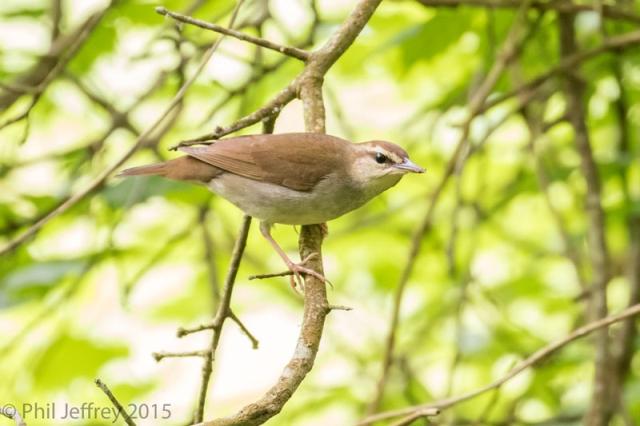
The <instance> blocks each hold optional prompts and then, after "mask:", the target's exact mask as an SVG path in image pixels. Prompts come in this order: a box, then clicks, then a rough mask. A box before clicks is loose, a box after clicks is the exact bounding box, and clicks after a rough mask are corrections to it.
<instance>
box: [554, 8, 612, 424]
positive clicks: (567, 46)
mask: <svg viewBox="0 0 640 426" xmlns="http://www.w3.org/2000/svg"><path fill="white" fill-rule="evenodd" d="M559 26H560V53H561V55H562V56H563V57H566V56H568V55H570V54H571V53H572V52H575V51H576V50H577V49H578V46H577V43H576V37H575V29H574V16H573V15H567V14H561V15H560V20H559ZM565 78H566V87H565V96H566V98H567V115H568V118H569V121H570V123H571V126H572V127H573V131H574V135H575V136H574V138H575V143H576V148H577V150H578V153H579V154H580V158H581V166H582V173H583V175H584V178H585V181H586V184H587V185H586V186H587V194H586V203H585V204H586V213H587V217H588V221H589V226H588V228H587V229H588V230H587V236H588V243H589V257H590V263H591V268H592V275H593V278H592V279H593V282H592V284H591V286H592V291H591V300H590V306H589V312H588V318H591V319H592V320H594V319H598V318H604V317H605V316H606V315H607V284H608V282H609V276H610V270H611V266H610V264H609V263H610V262H609V249H608V247H607V239H606V234H605V217H604V211H603V209H602V202H601V198H602V197H601V189H600V176H599V173H598V168H597V165H596V162H595V159H594V157H593V151H592V148H591V141H590V140H589V131H588V130H587V125H586V119H587V113H586V111H585V106H584V96H585V95H584V92H585V84H584V83H583V82H582V81H581V80H580V77H578V76H577V75H576V74H575V70H567V71H566V74H565ZM594 344H595V361H594V364H595V373H594V375H595V376H594V385H593V391H592V395H591V406H590V409H589V411H588V413H587V414H586V416H585V424H586V425H590V426H604V425H606V424H609V419H610V417H611V414H612V413H611V411H610V407H611V405H610V403H609V399H610V397H611V396H610V392H609V388H610V386H609V385H610V381H609V378H610V375H611V364H610V359H611V355H610V352H609V333H608V332H607V330H601V331H600V332H599V333H598V334H597V335H596V338H595V340H594Z"/></svg>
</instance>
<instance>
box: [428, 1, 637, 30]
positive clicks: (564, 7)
mask: <svg viewBox="0 0 640 426" xmlns="http://www.w3.org/2000/svg"><path fill="white" fill-rule="evenodd" d="M418 2H419V3H421V4H422V5H423V6H427V7H459V6H476V7H486V8H501V9H516V8H519V7H520V5H521V4H522V1H521V0H418ZM529 8H532V9H538V10H541V11H548V10H555V11H557V12H565V13H577V12H602V15H604V16H605V17H608V18H612V19H619V20H624V21H629V22H632V23H635V24H638V23H640V16H638V15H635V14H633V13H631V12H627V11H625V10H623V9H622V8H620V7H617V6H612V5H607V4H600V2H592V3H579V4H578V3H573V2H570V1H533V2H531V5H529Z"/></svg>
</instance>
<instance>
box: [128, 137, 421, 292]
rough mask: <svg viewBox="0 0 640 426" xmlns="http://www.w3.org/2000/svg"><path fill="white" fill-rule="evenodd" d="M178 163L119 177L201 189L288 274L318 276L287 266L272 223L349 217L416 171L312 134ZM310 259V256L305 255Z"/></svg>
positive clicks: (378, 150)
mask: <svg viewBox="0 0 640 426" xmlns="http://www.w3.org/2000/svg"><path fill="white" fill-rule="evenodd" d="M179 149H180V151H182V152H184V153H185V154H187V155H186V156H184V157H180V158H176V159H174V160H169V161H167V162H164V163H160V164H151V165H147V166H140V167H134V168H131V169H127V170H124V171H123V172H122V173H120V175H119V176H134V175H158V176H163V177H166V178H169V179H176V180H186V181H195V182H200V183H204V184H205V185H207V186H208V187H209V189H211V190H212V191H213V192H215V193H216V194H218V195H220V196H221V197H223V198H226V199H227V200H229V201H230V202H231V203H233V204H235V205H236V206H237V207H238V208H240V209H241V210H242V211H244V212H245V213H246V214H248V215H249V216H252V217H254V218H256V219H259V220H260V221H261V222H260V231H261V232H262V235H264V237H265V238H266V239H267V240H268V241H269V243H271V245H272V246H273V248H274V249H275V250H276V252H277V253H278V255H280V257H281V258H282V260H283V261H284V262H285V263H286V265H287V267H288V268H289V269H290V270H291V272H292V273H293V275H292V277H291V280H292V281H291V282H292V286H294V287H295V282H294V277H296V278H298V279H300V280H301V282H304V281H303V280H302V278H301V274H310V275H314V276H316V277H318V278H320V279H322V280H323V281H326V279H325V278H324V277H323V276H322V275H321V274H319V273H317V272H315V271H313V270H312V269H310V268H306V267H305V266H304V264H305V262H307V261H308V260H309V258H310V257H311V256H309V257H307V258H306V259H303V260H302V261H301V262H300V263H294V262H293V261H292V260H291V259H289V257H288V256H287V255H286V253H285V252H284V250H282V248H280V246H279V245H278V243H276V241H275V240H274V239H273V237H272V236H271V226H272V225H273V224H275V223H281V224H287V225H311V224H321V223H325V222H327V221H329V220H332V219H335V218H337V217H339V216H342V215H343V214H345V213H347V212H350V211H351V210H354V209H356V208H358V207H360V206H361V205H363V204H364V203H366V202H367V201H369V200H370V199H372V198H373V197H375V196H376V195H378V194H380V193H381V192H383V191H385V190H387V189H389V188H390V187H392V186H394V185H395V184H396V183H398V181H399V180H400V178H402V176H403V175H405V174H406V173H409V172H413V173H423V172H424V169H423V168H421V167H419V166H417V165H416V164H414V163H413V162H411V160H409V156H408V154H407V152H406V151H405V150H404V149H402V148H400V147H399V146H398V145H395V144H393V143H391V142H385V141H369V142H363V143H357V144H355V143H351V142H349V141H346V140H344V139H340V138H337V137H335V136H329V135H325V134H320V133H285V134H276V135H271V134H266V135H252V136H239V137H235V138H229V139H222V140H219V141H217V142H215V143H213V144H211V145H207V146H198V147H182V148H179ZM312 256H313V255H312Z"/></svg>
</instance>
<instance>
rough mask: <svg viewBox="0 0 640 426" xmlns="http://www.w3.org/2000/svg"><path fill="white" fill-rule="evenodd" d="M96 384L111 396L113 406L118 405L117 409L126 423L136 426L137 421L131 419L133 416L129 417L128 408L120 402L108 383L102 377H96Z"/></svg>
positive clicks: (108, 396)
mask: <svg viewBox="0 0 640 426" xmlns="http://www.w3.org/2000/svg"><path fill="white" fill-rule="evenodd" d="M96 386H98V387H99V388H100V390H101V391H102V392H104V394H105V395H107V398H109V401H111V403H112V404H113V406H114V407H116V409H117V410H118V413H119V414H120V415H121V416H122V418H123V419H124V421H125V423H126V424H128V425H129V426H136V423H135V422H134V421H133V420H132V419H131V417H129V414H128V413H127V410H125V409H124V407H123V406H122V404H120V402H119V401H118V399H117V398H116V397H115V395H114V394H113V393H111V390H110V389H109V388H108V387H107V385H106V384H104V383H103V382H102V381H101V380H100V379H96Z"/></svg>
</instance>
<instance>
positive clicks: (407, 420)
mask: <svg viewBox="0 0 640 426" xmlns="http://www.w3.org/2000/svg"><path fill="white" fill-rule="evenodd" d="M438 414H440V410H438V409H437V408H425V409H424V410H416V412H415V413H411V414H409V415H408V416H406V417H404V418H402V419H400V420H398V421H397V422H395V423H392V424H391V426H409V425H410V424H411V423H413V422H415V421H416V420H418V419H421V418H423V417H433V416H437V415H438Z"/></svg>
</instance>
